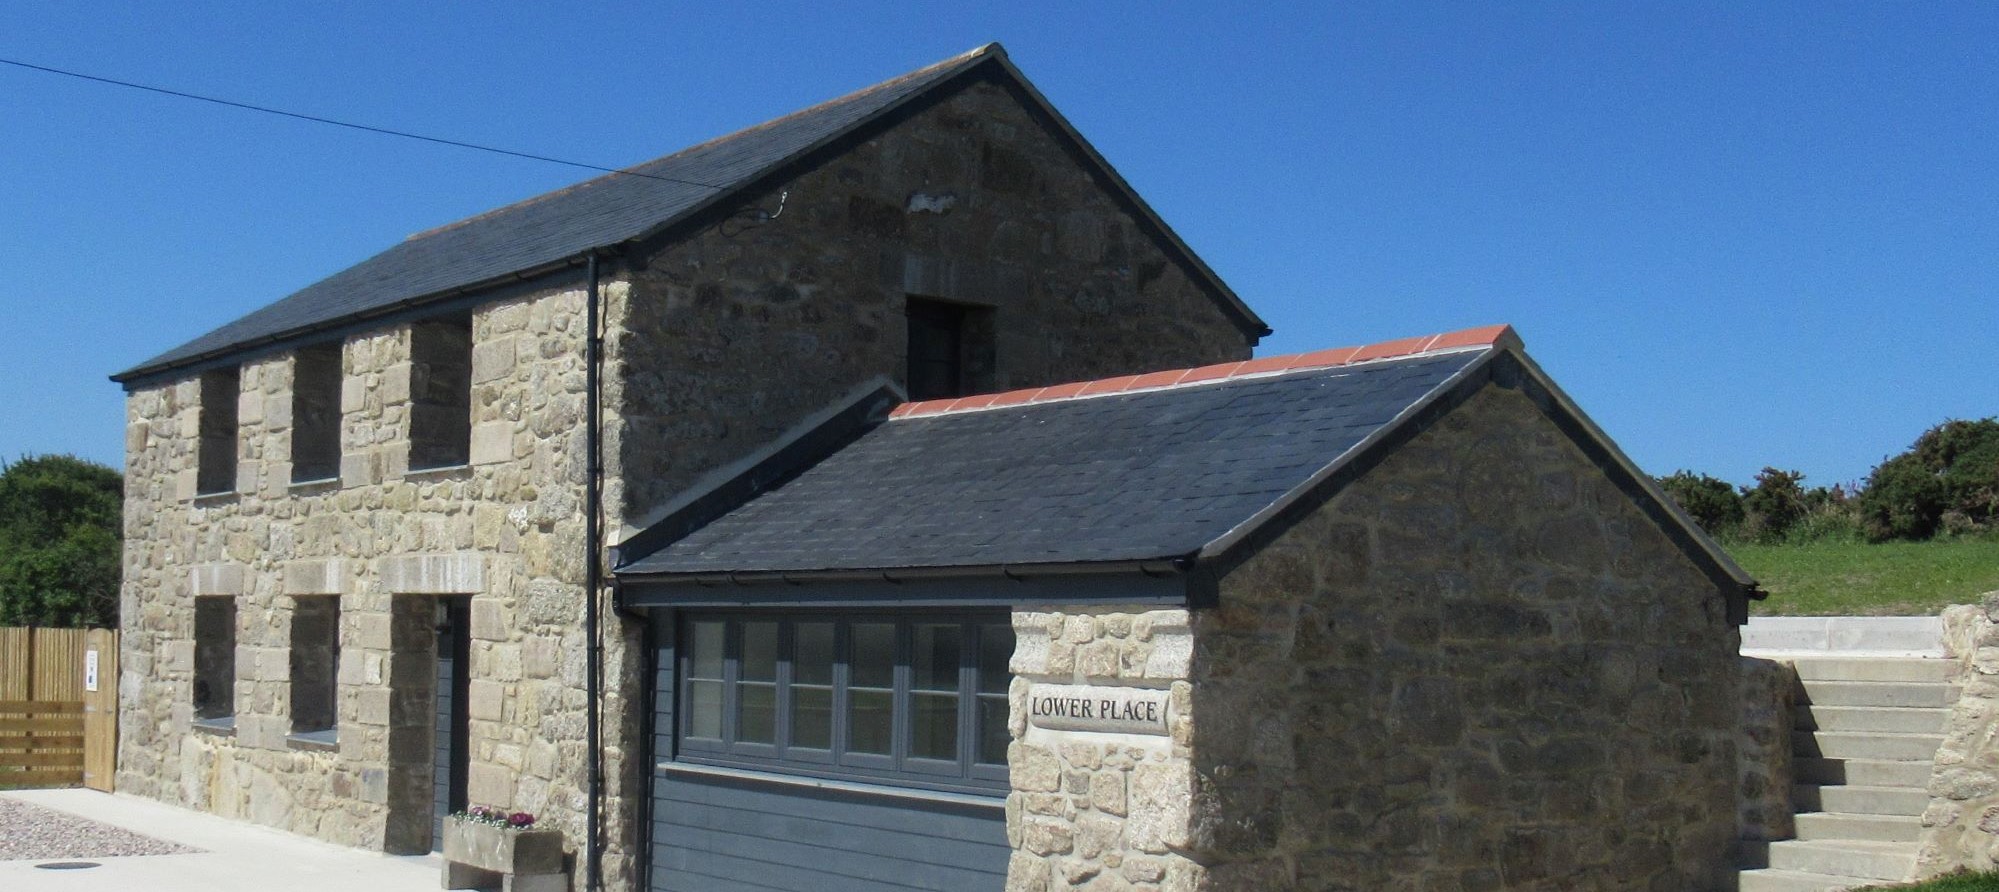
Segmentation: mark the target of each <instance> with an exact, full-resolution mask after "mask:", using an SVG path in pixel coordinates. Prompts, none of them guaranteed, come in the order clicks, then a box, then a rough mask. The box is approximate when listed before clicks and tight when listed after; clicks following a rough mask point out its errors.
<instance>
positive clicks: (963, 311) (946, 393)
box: [905, 297, 994, 400]
mask: <svg viewBox="0 0 1999 892" xmlns="http://www.w3.org/2000/svg"><path fill="white" fill-rule="evenodd" d="M907 313H908V317H909V344H908V351H907V354H906V355H907V358H908V363H909V367H908V369H907V374H906V376H905V380H906V381H907V382H908V384H909V398H910V399H912V400H931V399H942V398H946V397H954V396H964V395H966V394H968V393H982V392H985V391H989V390H992V389H993V386H994V375H993V367H994V348H993V311H992V310H991V309H990V308H987V307H975V306H969V305H965V304H954V303H946V302H944V301H936V300H928V299H925V298H920V297H911V298H909V299H908V307H907Z"/></svg>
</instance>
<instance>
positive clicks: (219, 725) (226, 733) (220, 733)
mask: <svg viewBox="0 0 1999 892" xmlns="http://www.w3.org/2000/svg"><path fill="white" fill-rule="evenodd" d="M188 727H190V728H193V729H194V730H195V731H196V732H199V733H202V734H212V735H214V736H216V737H235V736H236V717H235V716H233V715H225V716H217V717H215V718H212V719H195V720H194V721H193V722H192V723H190V724H189V726H188Z"/></svg>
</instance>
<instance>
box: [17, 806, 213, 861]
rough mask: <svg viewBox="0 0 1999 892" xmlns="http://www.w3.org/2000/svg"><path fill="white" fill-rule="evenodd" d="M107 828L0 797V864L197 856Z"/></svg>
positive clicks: (174, 845)
mask: <svg viewBox="0 0 1999 892" xmlns="http://www.w3.org/2000/svg"><path fill="white" fill-rule="evenodd" d="M198 851H201V850H200V849H192V848H188V847H187V846H184V845H181V844H179V843H171V842H167V841H166V840H163V839H154V838H152V837H150V836H141V835H139V834H137V833H133V832H132V831H130V830H126V829H123V828H119V827H113V826H111V825H110V824H100V823H98V822H96V821H91V820H86V819H84V818H79V817H77V816H75V815H72V814H69V813H67V812H59V811H56V810H54V809H48V808H43V807H41V806H39V805H29V804H28V803H26V802H22V801H20V800H18V799H9V798H7V797H5V796H0V861H45V860H48V859H51V858H115V857H118V856H120V855H174V854H179V853H181V852H198Z"/></svg>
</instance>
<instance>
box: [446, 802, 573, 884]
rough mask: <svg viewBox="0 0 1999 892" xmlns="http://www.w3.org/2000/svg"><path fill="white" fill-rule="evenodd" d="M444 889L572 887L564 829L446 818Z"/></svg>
mask: <svg viewBox="0 0 1999 892" xmlns="http://www.w3.org/2000/svg"><path fill="white" fill-rule="evenodd" d="M443 879H444V888H446V889H500V890H503V892H542V890H558V889H568V888H569V882H568V878H567V876H566V875H565V872H564V870H563V855H562V831H560V830H515V829H512V828H509V827H499V826H495V825H492V824H485V823H480V822H477V821H467V820H465V819H463V818H460V817H458V816H456V815H453V816H451V817H448V818H445V819H444V877H443Z"/></svg>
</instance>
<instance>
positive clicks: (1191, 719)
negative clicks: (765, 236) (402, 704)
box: [617, 327, 1753, 892]
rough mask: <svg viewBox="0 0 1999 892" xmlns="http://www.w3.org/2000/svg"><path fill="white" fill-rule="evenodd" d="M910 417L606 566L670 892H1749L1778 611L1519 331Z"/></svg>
mask: <svg viewBox="0 0 1999 892" xmlns="http://www.w3.org/2000/svg"><path fill="white" fill-rule="evenodd" d="M893 401H894V400H893V396H892V395H889V394H883V395H880V396H877V397H875V398H873V399H869V398H862V399H859V400H856V401H855V403H854V404H853V405H854V406H855V407H856V412H855V413H853V414H852V415H849V416H836V417H835V418H833V419H831V420H829V421H827V422H826V423H825V424H824V425H823V426H822V427H821V428H819V429H817V430H815V431H812V432H810V433H801V434H800V435H799V436H798V437H797V438H795V440H793V441H791V445H790V446H788V447H787V448H784V449H779V450H774V451H773V452H771V453H770V455H769V456H767V457H766V458H764V459H763V460H762V461H760V462H756V463H752V464H750V465H748V466H746V467H744V468H742V469H741V471H740V472H739V474H738V475H737V476H736V477H734V478H732V479H729V480H722V481H716V482H715V483H714V485H713V486H712V488H710V489H707V490H705V491H704V492H703V493H702V494H701V495H699V496H696V497H694V498H691V499H690V500H689V501H688V505H687V507H686V508H685V509H683V510H682V511H681V512H679V513H677V514H675V515H670V516H669V517H667V518H666V519H664V520H663V521H662V523H661V526H660V532H659V534H658V535H657V536H654V535H652V534H642V535H640V536H637V537H634V538H633V539H631V540H629V541H628V542H627V543H626V545H625V547H624V548H622V549H621V550H620V559H619V569H618V571H617V575H618V578H619V585H620V600H621V602H622V603H623V605H624V606H625V607H627V608H630V609H633V610H647V611H651V612H652V613H653V617H654V623H655V636H654V639H653V640H654V646H655V647H656V648H657V649H658V652H659V657H658V659H657V660H656V670H657V673H658V676H657V681H656V682H655V685H654V691H655V695H656V697H657V701H656V706H655V716H656V717H655V719H654V727H655V729H656V732H657V737H656V743H655V746H656V747H657V748H658V749H657V756H656V760H657V762H658V778H657V780H656V782H655V787H654V791H653V796H654V805H653V811H652V815H651V820H652V821H653V823H654V824H655V829H654V832H653V835H652V838H653V840H654V841H655V843H654V844H655V851H654V855H653V860H652V871H653V876H652V879H653V882H654V888H662V889H683V888H686V889H693V888H701V889H714V890H753V889H771V888H775V889H815V890H849V889H852V890H861V889H880V888H892V887H891V886H888V885H883V884H882V883H883V881H885V880H888V879H891V878H900V879H901V882H904V883H906V884H908V886H910V887H914V888H923V889H994V890H997V889H1001V888H1004V889H1006V890H1008V892H1047V890H1062V889H1088V890H1106V892H1107V890H1243V892H1249V890H1255V892H1282V890H1292V889H1298V890H1305V889H1312V890H1354V892H1360V890H1368V892H1378V890H1465V892H1470V890H1492V889H1513V890H1520V889H1535V890H1613V889H1614V890H1628V889H1654V890H1662V892H1664V890H1673V892H1687V890H1719V889H1733V888H1734V881H1735V862H1734V842H1735V838H1736V787H1737V767H1736V743H1735V737H1736V734H1737V709H1738V704H1739V700H1738V696H1739V695H1738V693H1737V684H1738V681H1737V674H1736V673H1737V669H1736V660H1737V657H1736V651H1737V642H1738V637H1737V633H1736V629H1737V626H1738V625H1739V624H1740V623H1741V622H1742V620H1743V619H1744V617H1745V614H1746V612H1747V599H1748V598H1749V597H1751V596H1752V592H1753V586H1752V584H1751V582H1750V581H1749V580H1748V579H1747V578H1746V577H1744V576H1743V575H1742V572H1741V571H1740V570H1739V569H1738V568H1736V567H1735V566H1734V564H1733V563H1732V562H1730V560H1729V559H1728V557H1727V556H1726V554H1724V553H1723V552H1722V551H1721V550H1719V549H1718V548H1717V547H1716V546H1715V545H1714V543H1713V542H1711V541H1709V540H1708V539H1707V538H1706V537H1705V536H1704V535H1703V534H1702V533H1700V531H1699V530H1698V529H1697V528H1696V527H1695V526H1694V525H1693V524H1691V523H1690V522H1688V521H1687V519H1686V518H1685V516H1684V515H1682V514H1681V513H1680V512H1679V511H1678V509H1677V508H1675V507H1674V506H1673V505H1672V504H1671V502H1670V501H1668V500H1667V499H1665V498H1664V497H1663V496H1662V495H1661V494H1660V493H1659V492H1658V491H1657V489H1656V488H1655V487H1654V486H1653V484H1652V483H1651V482H1650V480H1649V478H1647V477H1645V476H1644V475H1643V474H1641V473H1639V472H1637V471H1636V470H1635V469H1634V468H1633V467H1632V465H1631V464H1630V462H1629V461H1628V460H1626V459H1625V458H1624V457H1623V455H1622V454H1621V453H1619V452H1618V450H1617V448H1616V447H1615V446H1614V445H1613V444H1612V443H1611V442H1610V441H1609V440H1607V439H1606V438H1604V437H1603V435H1602V434H1601V432H1599V431H1598V430H1597V429H1596V428H1595V427H1594V426H1593V425H1592V424H1591V423H1590V422H1589V421H1588V419H1587V418H1585V417H1584V416H1583V415H1582V414H1581V413H1580V412H1579V411H1577V410H1576V408H1575V406H1574V405H1573V404H1572V403H1571V402H1570V401H1569V400H1568V398H1567V397H1566V396H1564V395H1563V394H1562V392H1561V391H1560V390H1559V389H1558V388H1556V387H1555V385H1554V384H1553V383H1552V382H1551V381H1549V379H1548V378H1547V377H1546V375H1545V374H1543V373H1542V372H1541V371H1540V370H1539V369H1538V368H1537V367H1536V366H1535V365H1534V363H1533V362H1532V361H1531V360H1529V359H1528V358H1527V356H1526V354H1525V353H1524V352H1522V350H1521V348H1520V345H1519V342H1518V340H1517V339H1516V338H1515V337H1514V336H1513V335H1512V333H1511V330H1510V329H1507V328H1504V327H1499V328H1491V329H1476V330H1471V331H1464V332H1455V333H1451V334H1444V335H1436V336H1432V337H1425V338H1411V339H1406V340H1402V341H1394V342H1389V343H1384V344H1376V345H1372V346H1368V347H1362V348H1346V349H1339V350H1326V351H1320V352H1317V353H1308V354H1302V355H1297V356H1278V357H1267V358H1263V359H1257V360H1252V361H1249V362H1242V363H1224V364H1220V365H1211V366H1207V367H1202V368H1194V369H1187V370H1176V371H1162V372H1155V373H1150V374H1144V375H1137V376H1123V377H1116V378H1110V379H1104V380H1098V381H1092V382H1084V383H1074V384H1067V385H1057V386H1054V387H1047V388H1035V389H1026V390H1018V391H1013V392H1008V393H1002V394H986V395H974V396H967V397H962V398H956V399H944V400H933V401H925V402H917V403H907V404H903V405H901V406H899V407H897V408H895V409H894V410H893V411H892V413H891V414H890V416H889V417H887V418H886V419H884V418H882V417H880V416H879V415H878V414H877V415H873V416H870V415H869V414H868V412H867V407H869V406H873V407H875V408H876V409H877V410H878V409H880V408H881V407H883V406H885V405H886V404H888V403H891V402H893ZM856 428H857V429H858V433H857V432H856ZM813 443H817V444H818V446H817V447H816V448H815V447H814V446H812V445H811V444H813ZM842 444H844V445H842ZM772 481H780V482H777V483H776V485H772ZM891 668H892V669H894V672H890V671H889V670H890V669H891ZM875 726H879V728H877V727H875ZM887 777H893V778H894V779H895V781H894V782H895V783H896V784H897V785H898V787H899V790H898V793H899V794H900V798H898V799H894V800H890V799H887V798H885V795H884V794H883V793H882V792H881V791H880V790H879V789H878V785H880V784H881V782H882V779H883V778H887ZM804 778H811V780H810V781H809V782H808V781H805V780H804ZM919 791H920V792H919ZM1002 796H1003V797H1004V798H1001V797H1002ZM1001 827H1003V828H1004V834H1001V833H1000V832H998V828H1001ZM690 877H693V878H696V879H692V880H690ZM893 888H903V886H894V887H893Z"/></svg>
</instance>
